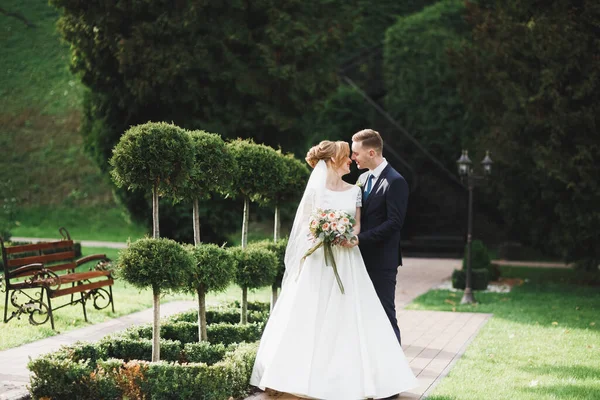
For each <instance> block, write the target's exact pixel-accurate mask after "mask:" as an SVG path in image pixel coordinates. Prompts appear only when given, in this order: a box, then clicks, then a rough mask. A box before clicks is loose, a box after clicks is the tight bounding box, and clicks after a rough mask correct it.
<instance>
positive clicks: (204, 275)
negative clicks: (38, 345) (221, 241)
mask: <svg viewBox="0 0 600 400" xmlns="http://www.w3.org/2000/svg"><path fill="white" fill-rule="evenodd" d="M188 250H189V251H190V254H191V255H192V257H193V258H194V267H193V268H192V270H191V275H190V277H189V278H188V280H187V284H188V289H189V290H192V291H195V292H196V293H197V294H198V337H199V338H200V341H206V340H208V336H207V333H206V325H207V323H206V293H208V292H218V291H222V290H225V289H226V288H227V286H228V285H229V284H230V283H231V281H233V278H234V276H235V266H236V263H235V259H234V257H233V254H232V253H231V252H229V251H227V250H226V249H225V248H223V247H219V246H217V245H216V244H212V243H201V244H196V245H195V246H188Z"/></svg>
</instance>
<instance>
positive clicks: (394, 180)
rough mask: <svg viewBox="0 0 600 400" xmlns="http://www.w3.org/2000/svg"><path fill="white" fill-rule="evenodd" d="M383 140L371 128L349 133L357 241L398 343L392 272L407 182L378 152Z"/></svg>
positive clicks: (395, 269)
mask: <svg viewBox="0 0 600 400" xmlns="http://www.w3.org/2000/svg"><path fill="white" fill-rule="evenodd" d="M382 151H383V140H382V139H381V136H380V135H379V132H376V131H374V130H372V129H364V130H362V131H360V132H357V133H355V134H354V136H352V160H354V161H355V162H356V165H357V166H358V168H359V169H363V168H368V169H369V171H367V172H365V173H363V174H362V175H361V176H359V178H358V182H357V183H358V184H359V185H360V186H361V188H362V192H363V201H362V202H363V204H362V210H361V215H360V233H359V234H358V245H359V248H360V252H361V253H362V256H363V259H364V261H365V265H366V267H367V272H368V273H369V276H370V277H371V281H373V286H374V287H375V291H376V292H377V296H379V300H381V304H382V305H383V308H384V310H385V312H386V314H387V316H388V318H389V320H390V323H391V324H392V327H393V328H394V332H395V333H396V337H397V338H398V342H399V343H400V329H399V328H398V320H397V319H396V306H395V304H394V302H395V298H396V274H397V272H398V265H402V255H401V253H400V229H401V228H402V224H403V223H404V216H405V214H406V205H407V203H408V184H407V183H406V180H404V177H402V175H400V174H399V173H398V172H397V171H396V170H395V169H394V168H392V166H391V165H389V164H388V162H387V161H386V159H385V158H384V157H383V156H382Z"/></svg>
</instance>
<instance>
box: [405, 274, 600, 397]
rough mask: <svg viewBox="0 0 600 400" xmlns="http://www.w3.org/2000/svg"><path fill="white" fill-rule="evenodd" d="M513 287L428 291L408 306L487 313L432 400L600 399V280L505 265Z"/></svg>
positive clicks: (435, 390)
mask: <svg viewBox="0 0 600 400" xmlns="http://www.w3.org/2000/svg"><path fill="white" fill-rule="evenodd" d="M502 271H503V274H504V276H508V277H511V278H518V279H522V280H523V281H522V282H521V284H520V285H517V286H515V287H514V288H513V290H512V291H511V293H479V292H476V298H477V300H478V301H479V303H478V304H476V305H460V299H461V297H462V292H451V291H448V290H433V291H430V292H428V293H426V294H424V295H422V296H420V297H418V298H417V299H415V301H414V302H413V303H412V304H411V305H409V307H408V308H410V309H419V310H438V311H453V310H455V311H456V312H462V311H465V312H484V313H493V314H494V315H493V317H492V318H491V319H490V320H489V321H488V322H487V324H486V325H485V326H484V327H483V328H482V330H481V331H480V332H479V334H478V335H477V337H476V339H475V340H474V341H473V343H471V345H470V346H469V347H468V348H467V350H466V352H465V354H464V355H463V356H462V357H461V359H460V360H459V361H458V363H457V364H456V365H455V366H454V367H453V368H452V370H451V371H450V374H449V375H448V376H447V377H445V378H444V379H443V380H442V381H441V383H440V384H439V386H437V387H436V388H435V389H434V390H433V393H431V395H430V397H429V398H430V399H433V400H450V399H457V400H458V399H532V400H533V399H535V400H540V399H541V400H544V399H590V400H591V399H598V398H600V313H599V312H600V287H598V286H582V285H575V284H573V283H571V282H576V281H579V280H580V278H578V276H577V275H578V274H579V272H577V271H573V270H569V269H550V268H548V269H546V268H523V267H510V268H503V269H502Z"/></svg>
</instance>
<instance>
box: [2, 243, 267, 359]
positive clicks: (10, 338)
mask: <svg viewBox="0 0 600 400" xmlns="http://www.w3.org/2000/svg"><path fill="white" fill-rule="evenodd" d="M118 252H119V250H115V249H102V248H93V249H92V248H88V249H84V252H83V253H84V255H88V254H96V253H102V254H106V255H107V256H108V257H109V258H111V259H113V260H116V259H117V257H118ZM270 294H271V288H270V287H269V288H263V289H260V290H256V291H250V292H249V293H248V300H249V301H264V302H268V301H269V299H270ZM113 295H114V298H115V312H114V313H113V312H111V311H110V307H108V308H107V309H104V310H100V311H99V310H95V309H94V308H93V305H90V304H88V307H87V311H88V312H87V314H88V320H89V322H87V323H86V322H85V320H84V319H83V313H82V309H81V305H75V306H68V307H65V308H62V309H60V310H58V311H57V312H56V313H55V315H54V322H55V327H56V331H53V330H52V329H51V327H50V322H47V323H46V324H44V325H40V326H33V325H30V324H29V321H28V319H27V318H28V316H27V315H23V316H21V319H20V320H17V319H13V320H11V321H10V322H9V323H2V324H0V350H5V349H9V348H12V347H16V346H19V345H22V344H25V343H30V342H33V341H36V340H39V339H43V338H46V337H50V336H54V335H56V334H59V333H63V332H66V331H70V330H73V329H77V328H81V327H85V326H89V325H91V324H97V323H100V322H104V321H107V320H110V319H112V318H115V317H119V316H122V315H127V314H131V313H133V312H135V311H140V310H143V309H146V308H150V307H152V292H151V291H150V290H149V289H148V290H142V291H140V290H139V289H137V288H134V287H133V286H131V285H129V284H127V283H125V282H123V281H121V280H117V281H116V282H115V284H114V286H113ZM67 297H69V296H65V297H64V298H63V299H61V300H58V299H57V300H55V301H54V302H53V304H55V305H58V304H61V303H60V301H62V302H64V301H65V300H66V298H67ZM240 299H241V289H240V288H238V287H237V286H235V285H231V286H229V287H228V288H227V289H226V290H225V291H224V292H220V293H209V295H208V296H207V299H206V302H207V305H208V306H209V307H210V306H214V305H217V304H223V303H228V302H231V301H234V300H240ZM173 300H195V298H194V296H192V295H188V294H174V295H165V296H164V298H163V299H162V302H163V303H166V302H169V301H173ZM11 310H12V308H9V312H10V311H11ZM0 313H1V315H2V316H3V315H4V293H3V292H2V303H1V304H0Z"/></svg>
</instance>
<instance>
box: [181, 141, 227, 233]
mask: <svg viewBox="0 0 600 400" xmlns="http://www.w3.org/2000/svg"><path fill="white" fill-rule="evenodd" d="M189 136H190V139H191V142H192V150H193V153H194V162H193V165H192V168H191V170H190V177H189V179H188V180H187V181H186V182H185V184H184V186H183V187H182V189H181V190H179V191H178V195H180V196H181V197H182V198H183V199H185V200H189V201H191V202H192V214H193V223H194V243H195V244H196V245H198V244H199V243H200V215H199V204H198V202H199V200H201V199H207V198H209V197H210V194H211V193H230V192H231V191H232V189H233V186H232V185H233V177H235V176H236V175H237V167H236V162H235V159H234V158H233V156H232V155H231V154H230V153H229V150H228V148H227V146H226V144H225V142H224V141H223V139H221V136H219V135H217V134H214V133H208V132H205V131H201V130H197V131H191V132H189Z"/></svg>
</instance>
